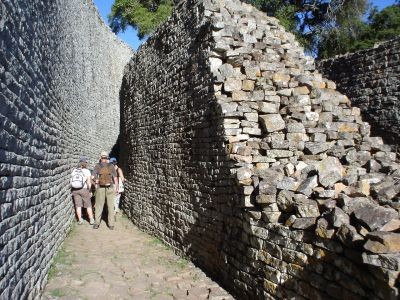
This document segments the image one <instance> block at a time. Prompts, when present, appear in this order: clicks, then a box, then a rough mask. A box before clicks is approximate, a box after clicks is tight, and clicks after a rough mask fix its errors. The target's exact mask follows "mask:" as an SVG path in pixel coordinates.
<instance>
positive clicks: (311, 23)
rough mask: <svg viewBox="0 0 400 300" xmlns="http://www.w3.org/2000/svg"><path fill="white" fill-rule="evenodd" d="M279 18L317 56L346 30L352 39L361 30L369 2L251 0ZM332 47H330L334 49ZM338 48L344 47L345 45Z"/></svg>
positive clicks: (351, 0) (341, 0)
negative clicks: (322, 47)
mask: <svg viewBox="0 0 400 300" xmlns="http://www.w3.org/2000/svg"><path fill="white" fill-rule="evenodd" d="M246 2H248V3H251V4H253V5H255V6H256V7H258V8H259V9H261V10H262V11H265V12H266V13H267V14H268V15H270V16H274V17H276V18H278V19H279V20H280V22H281V24H282V25H283V26H284V27H285V28H286V29H287V30H289V31H291V32H293V33H294V34H295V35H296V36H297V38H298V40H299V41H300V42H301V43H302V44H303V46H304V47H305V48H306V50H308V51H309V52H311V53H314V54H317V53H318V52H319V50H321V45H325V44H326V45H327V44H329V43H332V40H331V38H334V40H337V39H338V37H337V35H340V37H342V35H343V34H344V33H343V32H338V29H342V28H345V29H346V30H347V33H346V34H348V35H349V38H350V37H354V36H355V35H356V34H357V31H358V30H359V26H361V25H360V24H361V23H362V22H361V19H362V16H363V15H364V14H365V12H366V11H367V9H368V0H247V1H246ZM331 46H332V45H330V47H331ZM337 46H339V47H341V46H342V45H341V44H338V45H337Z"/></svg>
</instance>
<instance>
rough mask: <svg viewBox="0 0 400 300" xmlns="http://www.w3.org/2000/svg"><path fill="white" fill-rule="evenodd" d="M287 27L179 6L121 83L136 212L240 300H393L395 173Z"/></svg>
mask: <svg viewBox="0 0 400 300" xmlns="http://www.w3.org/2000/svg"><path fill="white" fill-rule="evenodd" d="M335 87H336V86H335V84H334V83H333V82H332V81H329V80H327V79H324V78H323V77H322V76H321V74H319V73H318V71H316V70H315V66H314V62H313V60H312V59H311V58H310V57H307V56H305V55H304V53H303V49H302V48H301V47H300V46H299V44H298V43H297V42H296V41H295V39H294V37H293V35H291V34H288V33H286V32H285V31H284V29H283V27H282V26H280V25H279V24H278V22H277V20H275V19H273V18H269V17H267V16H265V14H263V13H261V12H259V11H257V10H255V9H254V8H252V7H251V6H249V5H246V4H243V3H241V2H239V1H224V0H209V1H193V0H192V1H191V0H189V1H182V2H180V4H179V5H178V7H177V9H176V11H175V13H174V14H173V16H172V17H171V19H170V20H169V21H168V22H167V23H166V24H164V25H163V26H162V28H160V29H159V30H158V31H157V32H156V33H155V34H154V35H153V36H152V37H151V38H150V39H149V40H148V41H147V42H146V44H145V45H144V46H142V47H141V49H140V50H139V51H138V53H137V54H136V55H135V56H134V57H133V59H132V60H131V62H130V63H129V66H128V67H127V69H126V73H125V76H124V79H123V83H122V88H121V89H122V90H121V104H122V108H121V110H122V112H123V113H122V121H121V136H122V149H123V151H122V157H121V161H122V164H123V167H124V169H125V173H126V177H127V179H128V182H127V184H126V195H125V199H124V203H123V206H124V210H125V212H126V213H127V214H128V216H129V217H130V218H131V219H132V220H133V221H134V223H135V224H137V225H138V226H139V227H140V228H142V229H144V230H146V231H148V232H151V233H153V234H155V235H157V236H159V237H161V238H162V239H163V240H164V241H166V243H168V244H169V245H171V246H172V247H173V248H174V249H175V250H176V251H177V252H180V253H182V254H184V255H187V256H189V257H190V258H191V259H192V260H193V261H194V262H195V263H197V264H198V265H199V266H201V267H203V268H205V269H206V270H207V271H208V272H209V273H210V274H211V275H212V276H214V277H215V278H217V279H219V280H220V282H222V283H223V285H224V286H225V287H226V288H227V289H228V290H229V291H230V292H232V293H233V294H235V295H236V296H237V297H238V298H240V299H288V298H292V297H293V298H296V299H329V298H332V299H362V298H374V299H395V298H397V297H398V287H399V281H398V276H399V272H400V264H399V262H400V259H399V258H400V256H399V250H400V247H399V246H400V234H398V233H397V232H398V230H399V223H400V221H399V212H398V211H399V205H398V198H397V194H398V192H399V191H400V189H399V188H400V186H399V184H398V183H397V182H398V176H399V172H400V171H399V165H398V164H397V163H396V162H395V155H394V153H393V152H391V149H390V147H388V146H387V145H385V144H383V142H382V140H381V139H380V138H375V137H370V136H369V131H370V126H369V125H368V123H365V122H363V121H362V119H361V117H360V110H359V109H358V108H354V107H352V106H351V104H350V101H349V100H348V98H347V97H346V96H344V95H342V94H341V93H339V92H337V91H336V90H335Z"/></svg>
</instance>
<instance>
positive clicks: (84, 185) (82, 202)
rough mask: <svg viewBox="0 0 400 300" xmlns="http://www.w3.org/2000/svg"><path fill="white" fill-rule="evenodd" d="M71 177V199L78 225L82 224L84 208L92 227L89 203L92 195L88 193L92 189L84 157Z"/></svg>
mask: <svg viewBox="0 0 400 300" xmlns="http://www.w3.org/2000/svg"><path fill="white" fill-rule="evenodd" d="M71 177H72V178H71V186H72V197H73V199H74V204H75V211H76V216H77V218H78V224H79V225H81V224H83V220H82V207H84V208H86V210H87V214H88V216H89V222H90V225H93V224H94V218H93V210H92V201H91V198H92V193H91V191H90V189H91V187H92V180H91V174H90V171H89V170H88V169H87V158H86V157H81V158H80V159H79V166H78V168H76V169H74V170H73V171H72V174H71ZM77 182H78V183H77Z"/></svg>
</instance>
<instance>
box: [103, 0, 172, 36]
mask: <svg viewBox="0 0 400 300" xmlns="http://www.w3.org/2000/svg"><path fill="white" fill-rule="evenodd" d="M172 8H173V1H172V0H115V2H114V4H113V5H112V8H111V13H110V14H109V15H108V22H109V25H110V27H111V30H112V31H113V32H115V33H118V32H121V31H122V32H123V31H125V30H126V28H127V26H128V25H129V26H132V27H133V28H135V29H136V30H137V32H138V36H139V38H140V39H142V38H144V37H145V36H146V35H149V34H151V33H152V32H153V31H154V30H155V29H156V28H157V27H158V26H159V25H160V24H161V23H163V22H164V21H165V20H166V19H167V18H168V17H169V16H170V15H171V12H172Z"/></svg>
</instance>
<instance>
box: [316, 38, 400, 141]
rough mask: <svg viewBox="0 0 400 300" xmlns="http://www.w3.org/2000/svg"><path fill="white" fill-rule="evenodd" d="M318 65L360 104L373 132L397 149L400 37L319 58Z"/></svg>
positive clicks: (358, 105) (356, 104) (399, 125)
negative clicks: (365, 47)
mask: <svg viewBox="0 0 400 300" xmlns="http://www.w3.org/2000/svg"><path fill="white" fill-rule="evenodd" d="M317 67H318V69H319V70H320V71H321V72H322V73H323V74H324V75H325V76H326V77H328V78H329V79H331V80H333V81H335V82H336V84H337V89H338V90H339V91H340V92H342V93H344V94H346V95H347V96H348V97H349V99H350V100H351V102H352V104H353V105H354V106H356V107H359V108H361V113H362V115H363V117H364V119H365V120H366V121H368V122H370V124H371V125H372V133H373V134H375V135H378V136H381V137H382V138H383V139H384V140H385V142H387V143H389V144H391V145H393V146H394V147H395V149H397V147H398V144H399V138H400V117H399V116H400V114H399V112H400V104H399V99H400V38H397V39H394V40H391V41H388V42H385V43H382V44H380V45H379V46H377V47H375V48H372V49H368V50H363V51H359V52H355V53H349V54H346V55H342V56H338V57H336V58H331V59H326V60H322V61H319V62H318V65H317Z"/></svg>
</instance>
